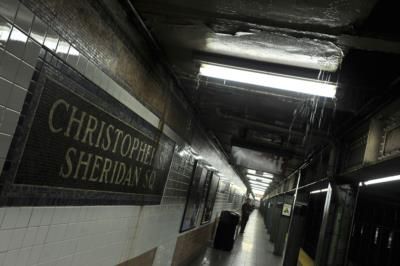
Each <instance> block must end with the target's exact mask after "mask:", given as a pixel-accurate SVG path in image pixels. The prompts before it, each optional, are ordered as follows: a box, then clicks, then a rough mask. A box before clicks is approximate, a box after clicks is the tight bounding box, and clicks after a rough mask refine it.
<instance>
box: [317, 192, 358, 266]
mask: <svg viewBox="0 0 400 266" xmlns="http://www.w3.org/2000/svg"><path fill="white" fill-rule="evenodd" d="M356 199H357V197H356V192H355V191H354V190H353V188H352V187H351V186H350V185H332V187H331V186H329V189H328V192H327V196H326V201H325V207H324V214H323V220H322V225H321V230H320V235H319V239H318V249H317V254H316V259H315V265H316V266H342V265H344V264H345V260H346V251H347V247H348V242H349V239H350V234H351V226H352V217H353V215H354V211H355V207H356V202H357V200H356Z"/></svg>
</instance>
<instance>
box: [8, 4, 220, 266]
mask: <svg viewBox="0 0 400 266" xmlns="http://www.w3.org/2000/svg"><path fill="white" fill-rule="evenodd" d="M42 45H44V46H45V47H47V48H48V49H50V50H52V51H54V52H55V53H56V54H57V55H58V56H59V57H61V58H62V59H64V60H65V61H66V62H67V63H68V64H69V65H70V66H72V67H74V68H75V69H77V70H78V71H79V72H80V73H82V74H83V75H84V76H85V77H86V78H88V79H89V80H91V81H93V82H94V83H95V84H97V85H98V86H99V87H101V88H103V89H104V90H105V91H107V92H108V93H109V94H110V95H111V96H113V97H115V98H116V99H118V100H119V101H120V102H121V103H122V104H124V105H126V106H127V107H129V108H130V109H132V110H134V112H135V113H137V114H138V115H139V116H141V117H142V118H143V119H145V120H146V121H148V122H149V123H150V124H152V125H153V126H155V127H157V126H158V124H159V118H158V117H157V116H156V115H154V114H153V113H152V112H151V111H149V110H148V109H147V108H146V107H145V106H144V105H143V104H141V103H140V102H139V101H137V100H136V99H135V98H134V97H132V96H131V95H130V94H129V93H127V92H126V91H125V90H124V89H123V88H122V87H121V86H119V85H118V84H117V83H116V82H115V81H114V80H112V79H111V78H110V77H109V76H108V75H106V74H105V73H104V72H102V71H101V70H100V69H99V68H98V67H97V66H95V65H94V64H93V63H92V62H90V61H89V60H88V59H87V58H86V57H85V56H83V55H82V54H81V53H80V52H79V51H78V50H76V49H75V48H74V47H73V46H72V45H71V44H70V43H68V42H67V41H66V40H64V39H63V38H62V37H61V36H59V35H58V34H57V33H55V32H54V31H53V30H51V29H50V28H49V27H48V26H47V25H46V24H45V23H43V22H42V21H41V20H40V19H39V18H38V17H36V16H35V15H34V14H33V13H32V12H31V11H30V10H28V9H27V8H26V7H25V6H24V5H22V4H20V3H19V1H17V0H0V174H1V171H2V169H3V164H4V161H5V158H6V156H7V153H8V150H9V147H10V144H11V140H12V137H13V134H14V132H15V129H16V126H17V123H18V119H19V115H20V112H21V110H22V106H23V103H24V100H25V97H26V94H27V89H28V87H29V83H30V81H31V78H32V74H33V72H34V67H35V64H36V61H37V59H38V55H39V52H40V49H41V46H42ZM165 129H168V130H167V131H166V132H164V133H166V134H167V135H168V136H170V137H171V138H173V139H174V140H176V141H177V142H178V143H179V142H182V140H181V139H180V138H179V136H177V135H176V134H175V133H174V132H173V131H172V130H171V129H169V128H168V127H165V128H164V130H165ZM220 207H221V208H222V207H223V206H222V205H221V206H220ZM225 207H227V206H225ZM183 209H184V203H183V204H175V205H174V204H169V205H159V206H83V207H12V208H9V207H7V208H0V266H24V265H30V266H31V265H42V266H44V265H47V266H50V265H52V266H53V265H56V266H69V265H73V266H77V265H85V266H87V265H96V266H97V265H100V266H101V265H104V266H111V265H116V264H118V263H120V262H123V261H126V260H128V259H130V258H133V257H135V256H137V255H140V254H142V253H143V252H146V251H148V250H151V249H153V248H156V247H158V249H157V253H156V257H155V260H154V265H156V266H161V265H170V264H171V261H172V256H173V253H174V250H175V244H176V239H177V237H178V235H179V233H178V232H179V226H180V222H181V219H182V214H183Z"/></svg>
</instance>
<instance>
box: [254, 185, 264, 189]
mask: <svg viewBox="0 0 400 266" xmlns="http://www.w3.org/2000/svg"><path fill="white" fill-rule="evenodd" d="M250 187H252V188H259V189H267V188H268V187H260V186H252V185H250Z"/></svg>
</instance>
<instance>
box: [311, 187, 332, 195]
mask: <svg viewBox="0 0 400 266" xmlns="http://www.w3.org/2000/svg"><path fill="white" fill-rule="evenodd" d="M327 191H328V188H324V189H319V190H314V191H311V192H310V194H318V193H323V192H327Z"/></svg>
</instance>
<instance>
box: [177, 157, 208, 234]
mask: <svg viewBox="0 0 400 266" xmlns="http://www.w3.org/2000/svg"><path fill="white" fill-rule="evenodd" d="M207 172H208V171H207V169H206V168H205V167H204V166H203V165H202V164H201V163H200V162H199V161H196V165H195V169H194V171H193V175H192V181H191V184H190V189H189V191H188V195H187V199H186V206H185V211H184V213H183V218H182V223H181V230H180V231H181V232H184V231H187V230H189V229H192V228H194V227H196V225H197V221H198V217H199V215H200V207H201V205H202V204H204V202H203V201H204V185H205V181H206V178H207Z"/></svg>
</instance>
